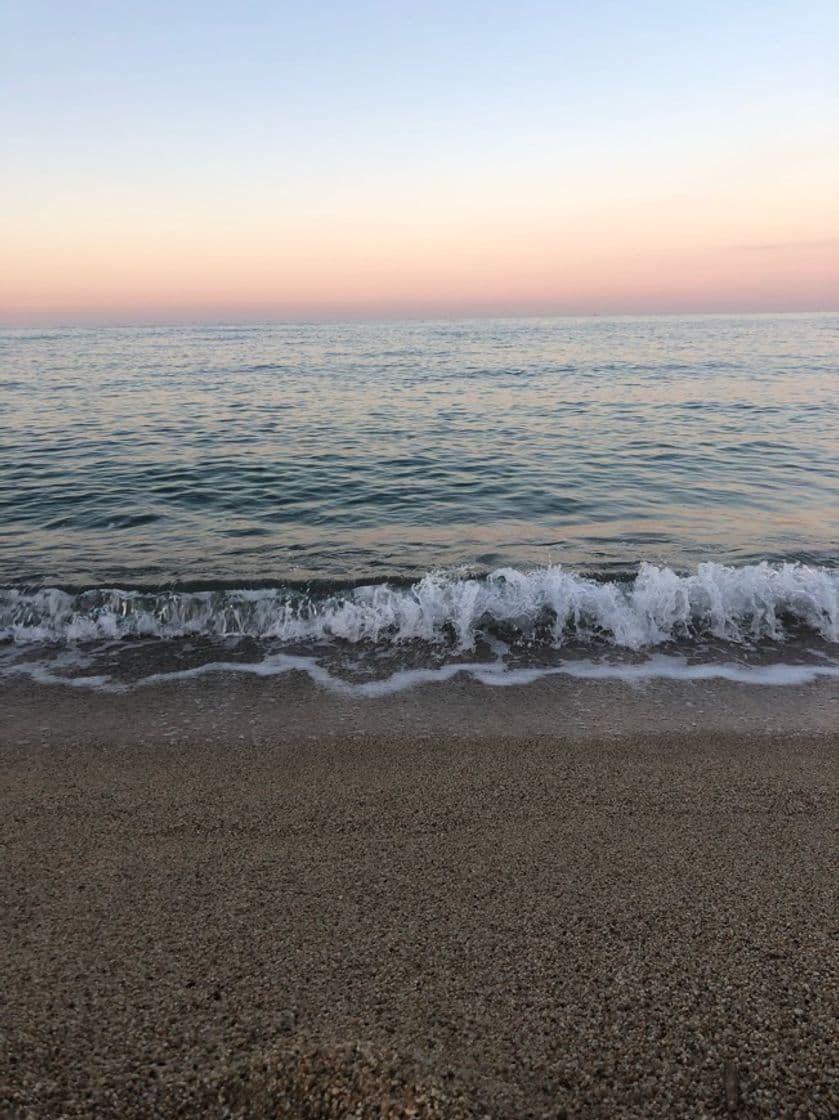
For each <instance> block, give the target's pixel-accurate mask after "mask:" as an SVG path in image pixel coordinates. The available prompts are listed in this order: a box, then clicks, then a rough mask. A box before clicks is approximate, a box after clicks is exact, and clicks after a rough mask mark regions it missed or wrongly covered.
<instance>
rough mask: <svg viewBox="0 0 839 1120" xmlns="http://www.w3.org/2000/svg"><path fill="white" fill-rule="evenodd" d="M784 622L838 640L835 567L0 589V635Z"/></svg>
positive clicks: (601, 637) (265, 635) (658, 639)
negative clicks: (317, 588)
mask: <svg viewBox="0 0 839 1120" xmlns="http://www.w3.org/2000/svg"><path fill="white" fill-rule="evenodd" d="M791 627H794V628H796V629H797V630H801V629H804V630H807V631H809V632H811V633H813V634H815V635H818V637H820V638H821V639H823V640H824V641H826V642H830V643H833V642H839V571H836V570H834V569H829V568H819V567H811V566H807V565H804V564H790V563H784V564H770V563H766V562H764V563H760V564H752V565H744V566H742V567H729V566H726V565H723V564H716V563H705V564H700V565H699V567H698V568H697V570H696V572H695V573H693V574H690V575H680V574H678V573H676V572H674V571H672V570H671V569H670V568H666V567H658V566H656V565H653V564H642V565H641V566H640V569H639V571H638V574H637V576H636V577H635V579H634V580H631V581H626V582H620V581H605V582H604V581H599V580H595V579H591V578H587V577H585V576H581V575H579V574H577V573H574V572H571V571H568V570H566V569H564V568H561V567H558V566H553V567H546V568H539V569H535V570H532V571H518V570H516V569H514V568H502V569H499V570H497V571H494V572H492V573H490V574H489V575H488V576H486V577H481V578H477V577H469V576H464V575H462V574H457V573H447V572H431V573H429V574H428V575H426V576H425V577H424V578H423V579H421V580H419V581H418V582H417V583H415V584H414V585H413V586H411V587H408V588H405V587H395V586H391V585H389V584H385V583H383V584H371V585H368V586H364V587H357V588H353V589H348V590H345V591H342V592H337V593H332V594H328V595H324V596H321V597H317V596H309V595H304V594H301V593H300V592H297V591H294V590H289V589H283V588H278V589H267V590H248V589H242V590H226V591H198V592H185V591H180V592H179V591H159V592H138V591H124V590H119V589H96V590H91V591H85V592H82V593H80V594H76V595H71V594H68V593H67V592H64V591H61V590H58V589H56V588H45V589H40V590H36V591H27V590H20V589H11V588H7V589H4V590H0V640H5V641H12V642H15V643H31V642H48V643H59V644H68V643H77V642H88V641H94V642H96V641H102V640H115V639H116V640H120V639H123V638H142V637H155V638H182V637H187V636H196V637H210V638H219V637H240V638H244V637H249V638H255V639H272V640H275V641H280V642H284V643H288V644H291V643H333V642H335V641H339V642H342V643H349V644H359V643H378V644H382V643H383V644H386V645H390V644H398V643H402V642H407V641H414V640H419V641H424V642H429V643H433V644H435V645H440V644H443V645H448V646H452V647H454V648H455V649H458V650H461V651H468V650H472V649H474V648H475V646H476V643H477V642H478V641H479V640H481V639H484V640H489V639H491V638H492V637H493V636H497V635H501V636H503V637H506V638H511V639H512V640H517V639H518V640H530V641H535V642H537V643H544V644H547V645H549V646H552V647H556V648H558V647H561V646H563V645H564V644H566V643H567V642H568V641H569V640H573V641H575V642H577V643H579V642H586V641H592V640H594V641H597V642H599V643H600V642H605V643H608V644H611V645H613V646H615V647H618V648H622V649H629V650H644V649H652V648H655V647H656V646H660V645H662V644H663V643H666V642H671V641H674V640H682V641H685V640H687V641H690V640H693V639H696V638H708V637H713V638H718V639H722V640H725V641H728V642H749V641H758V640H762V641H772V642H778V641H782V640H783V639H784V638H785V636H786V634H787V633H788V631H789V629H790V628H791Z"/></svg>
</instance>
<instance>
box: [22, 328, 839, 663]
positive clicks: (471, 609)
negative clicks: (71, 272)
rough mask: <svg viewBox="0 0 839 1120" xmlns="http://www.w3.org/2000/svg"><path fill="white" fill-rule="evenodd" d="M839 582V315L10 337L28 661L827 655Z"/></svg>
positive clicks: (838, 636)
mask: <svg viewBox="0 0 839 1120" xmlns="http://www.w3.org/2000/svg"><path fill="white" fill-rule="evenodd" d="M837 568H839V316H837V315H790V316H779V317H771V316H753V317H740V318H737V317H693V318H671V317H661V318H616V319H606V318H587V319H519V320H495V321H459V322H458V321H454V322H453V321H445V322H442V321H441V322H410V323H395V322H394V323H380V324H369V323H367V324H361V323H356V324H319V325H315V324H290V325H265V326H261V325H254V326H235V327H232V326H198V327H195V326H193V327H149V328H107V329H72V330H71V329H62V330H58V329H57V330H47V331H36V330H6V331H3V332H0V639H2V638H5V639H6V641H11V642H12V643H13V644H19V643H26V642H34V641H48V642H56V641H58V642H63V643H64V644H67V643H68V642H69V643H71V644H72V643H75V644H76V645H78V643H80V642H82V643H83V642H84V641H91V640H94V639H96V640H101V641H105V640H111V639H119V640H122V639H124V638H126V637H132V638H144V637H145V638H148V637H154V636H157V637H166V638H172V637H178V638H180V637H185V636H186V637H190V638H191V639H203V638H206V639H213V640H215V639H222V640H227V639H231V638H232V639H236V640H239V639H248V640H251V639H252V640H257V641H260V642H265V641H273V642H275V643H276V642H279V643H281V644H282V648H283V649H284V650H286V652H287V651H288V650H289V649H291V648H294V649H297V650H298V651H299V650H300V649H303V650H304V652H305V651H308V652H309V653H310V652H311V649H312V648H313V645H314V646H316V645H318V643H321V644H322V643H324V642H326V643H331V646H332V648H333V652H334V649H335V648H337V646H341V645H342V643H343V647H345V646H347V645H350V646H357V647H359V648H360V647H361V646H362V645H365V643H366V646H367V647H369V648H370V649H376V650H379V651H381V649H382V647H383V646H384V647H386V648H389V649H391V650H393V649H394V648H395V647H396V645H399V646H400V648H401V649H403V652H404V649H405V648H407V646H409V645H410V643H411V642H413V641H421V642H424V643H425V644H426V646H428V645H429V643H430V644H431V645H435V644H436V645H441V644H442V645H443V646H445V647H446V648H447V649H448V650H449V652H451V650H453V649H454V650H459V651H461V653H462V652H463V651H475V650H479V652H480V649H481V648H482V649H483V654H484V655H485V656H487V657H489V656H490V653H488V652H487V651H488V650H489V651H490V652H491V650H492V649H497V647H496V646H494V645H493V644H492V643H493V642H495V643H498V642H502V643H507V646H506V647H505V648H508V647H509V643H510V642H512V643H513V645H515V643H516V642H517V641H521V640H526V642H528V643H530V646H531V648H532V647H533V646H534V644H535V645H539V644H540V643H541V646H542V647H544V648H545V649H552V650H556V649H557V648H559V647H563V648H565V647H566V646H567V643H568V640H569V635H570V636H571V637H573V638H574V639H575V640H577V641H584V642H588V643H595V644H596V643H598V642H601V643H602V642H604V641H605V642H607V643H611V644H612V645H613V646H619V647H622V648H628V649H630V650H641V649H646V648H650V647H656V646H661V645H663V644H664V645H666V644H667V643H672V642H677V641H682V642H685V641H688V640H690V641H694V642H695V641H696V640H698V639H700V638H701V639H702V641H703V642H705V641H706V640H707V639H713V640H715V641H716V640H719V641H723V642H732V641H734V642H739V643H741V644H743V643H746V644H748V642H750V641H763V640H766V641H771V642H775V641H777V640H780V639H781V638H782V637H785V636H788V635H789V634H790V633H793V632H795V633H800V632H802V631H803V632H804V633H805V635H806V634H810V635H813V636H814V637H816V638H817V639H818V640H819V641H820V642H826V643H827V644H828V645H832V644H833V643H835V642H837V641H839V572H837ZM429 573H430V574H429ZM493 573H494V574H493ZM482 642H483V643H484V646H483V647H481V643H482ZM486 643H489V645H487V644H486ZM343 647H342V648H343ZM262 652H263V653H264V649H263V651H262ZM260 656H261V655H260Z"/></svg>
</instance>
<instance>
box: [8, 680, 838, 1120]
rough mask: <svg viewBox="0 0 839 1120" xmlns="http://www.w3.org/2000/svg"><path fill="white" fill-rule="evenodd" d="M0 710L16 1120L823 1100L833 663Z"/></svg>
mask: <svg viewBox="0 0 839 1120" xmlns="http://www.w3.org/2000/svg"><path fill="white" fill-rule="evenodd" d="M0 701H2V703H3V706H4V720H3V725H2V728H1V729H0V764H2V765H3V767H4V773H5V775H6V781H5V782H4V783H3V787H2V792H1V793H0V797H2V802H0V809H2V813H3V819H4V822H5V827H4V829H3V838H4V847H5V856H4V860H3V864H2V877H1V878H0V881H2V906H0V923H2V929H3V936H4V941H5V944H6V945H7V946H8V947H9V948H8V950H7V952H6V953H5V954H4V955H3V963H2V969H3V976H2V983H0V990H2V991H3V992H4V998H5V1005H4V1016H3V1017H4V1019H5V1028H4V1030H3V1031H2V1032H0V1106H2V1105H5V1106H6V1108H7V1111H8V1112H9V1115H13V1116H17V1117H27V1118H28V1117H30V1116H32V1117H52V1116H55V1115H59V1114H61V1115H67V1116H73V1117H80V1116H97V1117H99V1116H101V1117H109V1116H114V1117H116V1116H120V1117H126V1118H131V1117H150V1116H152V1115H156V1116H172V1117H174V1116H182V1117H190V1116H200V1117H210V1116H221V1115H223V1114H224V1113H223V1112H222V1111H220V1108H221V1106H220V1105H219V1100H220V1099H224V1100H226V1101H228V1104H229V1110H228V1113H227V1115H231V1116H246V1115H260V1114H261V1113H260V1112H259V1111H258V1109H259V1108H264V1107H265V1103H266V1101H267V1100H268V1098H269V1097H270V1096H271V1095H272V1094H273V1098H272V1099H274V1100H275V1101H276V1100H277V1099H279V1097H278V1094H281V1093H285V1097H283V1099H285V1100H287V1101H290V1102H293V1101H295V1100H296V1101H298V1103H299V1098H300V1093H301V1092H302V1093H303V1095H304V1096H308V1097H309V1099H310V1105H311V1102H312V1101H314V1100H318V1101H320V1102H321V1105H322V1108H321V1111H319V1112H314V1113H312V1114H313V1115H318V1116H319V1115H323V1116H327V1115H342V1114H346V1111H347V1110H348V1108H349V1104H348V1102H352V1101H353V1100H356V1099H358V1098H364V1097H367V1098H369V1097H374V1098H377V1099H380V1100H382V1099H389V1100H392V1101H395V1102H396V1103H395V1104H393V1107H392V1109H391V1112H390V1113H389V1114H390V1115H394V1116H396V1115H400V1114H401V1113H400V1112H399V1108H400V1107H401V1105H400V1103H399V1102H400V1101H401V1102H402V1104H404V1101H405V1100H406V1099H407V1097H406V1096H405V1094H406V1093H407V1095H408V1096H411V1095H412V1098H411V1099H420V1098H421V1101H422V1102H423V1103H421V1105H420V1106H418V1107H419V1109H420V1110H419V1113H418V1115H421V1116H422V1115H428V1116H432V1115H434V1116H437V1115H440V1116H451V1117H456V1116H461V1115H463V1116H482V1115H485V1114H487V1113H488V1114H489V1115H491V1116H493V1117H497V1118H500V1117H510V1118H512V1117H522V1118H523V1117H525V1116H532V1117H537V1116H538V1117H543V1116H551V1117H560V1116H562V1115H563V1114H565V1115H567V1116H569V1117H574V1118H576V1120H580V1118H584V1117H604V1118H605V1117H618V1116H627V1117H639V1118H640V1117H656V1116H662V1117H663V1116H680V1115H682V1116H690V1117H697V1116H703V1115H707V1116H721V1115H726V1114H728V1112H727V1109H728V1107H729V1105H730V1104H731V1102H732V1101H733V1100H734V1098H735V1097H736V1102H735V1103H736V1106H737V1114H738V1115H742V1116H747V1117H778V1116H796V1115H807V1114H808V1110H809V1111H810V1112H811V1113H812V1114H813V1115H815V1116H817V1117H827V1116H830V1115H832V1114H833V1113H834V1112H835V1110H836V1108H837V1107H839V1100H838V1099H837V1096H836V1085H837V1077H836V1055H835V1020H836V1012H837V1006H836V1002H837V1001H836V995H835V993H836V991H837V984H838V983H839V969H837V964H836V961H837V954H836V928H835V909H834V902H835V886H834V877H833V867H834V866H835V860H836V854H837V845H836V831H835V820H836V817H837V808H838V804H837V803H839V795H838V794H837V790H838V789H839V781H837V778H839V766H838V765H837V758H839V750H838V749H837V748H839V731H837V723H838V722H839V721H837V714H839V684H837V682H835V681H824V682H820V683H817V684H812V685H807V686H803V687H800V688H795V687H792V688H784V689H771V688H769V689H767V688H759V689H755V688H748V687H746V686H742V685H736V684H731V683H728V682H719V681H716V682H693V683H691V684H679V683H673V682H657V683H656V684H654V685H645V686H643V687H629V686H626V685H620V684H604V683H602V682H599V683H598V682H584V681H566V680H561V679H557V678H555V679H552V680H548V681H540V682H537V683H536V684H534V685H530V686H527V687H525V688H521V687H515V688H508V689H488V688H484V687H482V686H481V685H479V684H477V683H476V682H473V681H469V680H461V679H455V680H453V681H451V682H449V683H448V684H446V685H445V686H435V687H432V688H428V687H420V688H417V689H415V690H412V691H410V692H406V693H400V694H398V695H396V696H390V697H386V698H382V699H379V700H369V699H368V700H362V701H358V700H356V699H353V698H348V697H341V696H337V695H335V694H330V693H326V692H324V691H322V690H319V689H317V688H316V687H315V686H314V685H312V683H311V682H310V681H309V680H308V679H307V678H304V677H296V676H295V677H290V678H288V679H286V678H284V679H283V683H282V685H281V686H279V685H278V682H277V681H276V680H274V681H266V680H257V679H254V678H241V677H237V676H229V677H227V676H225V677H222V678H217V679H214V680H212V681H210V680H207V679H204V680H195V681H182V682H179V683H178V684H177V685H165V686H160V687H158V688H149V689H145V690H143V691H142V693H129V694H123V695H101V694H96V693H91V692H82V691H80V690H74V689H68V688H59V687H50V686H37V685H33V684H32V683H31V682H25V681H9V682H4V683H3V685H2V688H1V689H0ZM266 1064H267V1066H268V1068H269V1070H270V1071H272V1072H270V1074H269V1073H266V1072H265V1069H264V1068H263V1067H264V1066H265V1065H266ZM269 1083H270V1084H269ZM266 1086H267V1087H266ZM301 1086H303V1089H301V1088H300V1087H301ZM417 1086H420V1088H419V1089H417ZM333 1091H334V1093H335V1094H336V1095H335V1096H330V1095H329V1094H330V1093H332V1092H333ZM295 1093H296V1094H297V1096H296V1097H295ZM831 1093H832V1094H833V1095H832V1096H831ZM237 1094H238V1096H237ZM341 1094H344V1095H343V1096H342V1095H341ZM400 1094H401V1095H400ZM234 1098H235V1100H234ZM231 1101H234V1103H233V1104H230V1102H231ZM235 1101H238V1102H239V1103H238V1104H236V1103H235ZM329 1101H332V1104H329ZM336 1101H337V1102H339V1103H340V1102H343V1104H341V1105H340V1107H344V1106H346V1108H345V1112H344V1113H341V1112H340V1111H337V1112H336V1111H334V1109H335V1108H338V1107H339V1105H338V1104H336V1103H335V1102H336ZM324 1102H326V1103H324ZM312 1107H314V1106H313V1105H312ZM328 1108H333V1111H332V1112H330V1111H328V1110H327V1109H328ZM435 1108H436V1109H437V1111H436V1112H435V1111H434V1109H435ZM237 1109H238V1111H237ZM248 1109H250V1110H251V1111H250V1112H249V1111H248ZM289 1109H290V1111H289V1113H288V1114H289V1115H292V1116H293V1115H297V1114H300V1115H302V1114H303V1113H301V1112H299V1111H298V1112H295V1111H294V1110H293V1108H292V1106H291V1104H290V1105H289ZM423 1109H425V1111H423ZM254 1110H257V1111H254ZM403 1112H404V1109H403Z"/></svg>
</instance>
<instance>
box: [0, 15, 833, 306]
mask: <svg viewBox="0 0 839 1120" xmlns="http://www.w3.org/2000/svg"><path fill="white" fill-rule="evenodd" d="M0 24H1V25H0V114H1V115H0V128H1V129H2V145H1V146H0V160H2V164H3V167H2V176H0V258H2V269H0V321H2V322H4V323H8V324H17V323H52V322H55V323H64V322H137V321H142V322H147V321H155V320H169V321H171V320H195V319H198V320H209V319H225V320H236V319H286V318H320V317H326V318H334V317H342V316H353V317H354V316H368V315H369V316H387V315H438V314H441V315H449V314H516V313H540V314H541V313H593V312H597V313H610V312H647V311H649V312H658V311H662V312H667V311H717V310H719V311H734V310H744V311H752V310H767V311H768V310H820V309H829V310H837V309H839V4H837V3H836V0H795V2H787V3H773V2H772V0H754V2H751V0H749V2H738V0H727V2H719V3H718V2H716V0H702V2H701V3H687V2H685V3H682V2H681V0H666V2H648V0H637V2H633V3H629V2H628V0H626V2H620V3H619V2H609V0H588V2H583V0H580V2H577V0H569V2H565V3H563V2H559V0H556V2H553V3H548V2H541V3H539V2H534V0H510V2H507V3H499V2H494V0H480V2H479V0H476V2H474V3H473V2H467V0H448V2H442V0H422V2H420V0H417V2H413V0H403V2H400V0H381V2H373V0H341V2H328V0H308V2H305V0H301V2H299V3H292V2H284V0H277V2H274V3H253V2H251V3H248V2H247V0H240V2H237V3H232V2H228V3H226V4H214V3H210V2H207V3H189V2H184V0H179V2H177V3H173V2H167V3H157V2H155V0H148V2H145V3H142V4H141V3H127V2H126V3H123V2H121V0H109V2H106V3H104V2H99V3H97V2H90V0H87V2H86V0H78V2H74V0H53V2H47V0H0Z"/></svg>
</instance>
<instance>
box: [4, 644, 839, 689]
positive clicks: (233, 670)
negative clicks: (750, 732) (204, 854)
mask: <svg viewBox="0 0 839 1120" xmlns="http://www.w3.org/2000/svg"><path fill="white" fill-rule="evenodd" d="M58 667H59V668H60V669H62V670H63V671H60V672H56V671H55V669H56V666H55V665H50V664H49V663H48V662H45V661H28V662H18V663H14V664H11V665H7V666H6V667H5V668H3V669H0V677H3V676H6V677H8V676H24V677H28V678H29V679H30V680H34V681H36V682H37V683H38V684H52V685H64V686H67V687H71V688H84V689H91V690H93V691H96V692H122V693H124V692H131V691H134V690H135V689H140V688H147V687H150V686H154V685H162V684H170V683H175V682H178V681H187V680H196V679H198V678H201V677H207V676H216V675H225V674H228V675H229V674H243V675H252V676H258V677H281V676H285V675H287V674H289V673H292V672H297V673H302V674H305V675H306V676H308V677H309V678H310V679H311V680H312V681H313V682H314V683H315V684H317V685H319V686H320V687H321V688H324V689H327V690H329V691H331V692H338V693H342V694H343V695H346V696H352V697H357V698H368V699H375V698H377V697H383V696H390V695H393V694H394V693H398V692H404V691H406V690H408V689H411V688H416V687H418V686H420V685H430V684H444V683H446V682H447V681H451V680H453V679H454V678H455V677H457V676H460V675H463V676H464V677H467V678H471V679H472V680H475V681H478V682H479V683H480V684H482V685H485V686H487V687H490V688H498V687H502V688H503V687H506V688H509V687H514V686H519V687H521V686H525V685H530V684H533V683H534V682H535V681H538V680H541V679H543V678H546V677H572V678H574V679H576V680H587V681H616V682H622V683H624V684H627V685H639V684H645V683H649V682H653V681H682V682H689V681H715V680H724V681H731V682H733V683H735V684H743V685H754V686H762V687H779V686H781V687H790V686H796V685H797V686H800V685H806V684H812V683H814V682H816V681H818V680H823V679H839V664H837V663H832V664H818V665H814V664H806V665H803V664H786V663H775V664H767V665H743V664H739V663H736V662H721V663H704V664H691V663H689V662H688V661H687V660H686V659H685V658H683V657H671V656H665V655H662V654H657V655H653V656H651V657H649V658H647V659H645V660H644V661H642V662H636V663H632V664H621V663H615V662H597V661H591V660H583V661H568V662H564V663H562V664H560V665H553V666H543V667H538V666H535V667H532V668H511V667H510V666H508V665H507V664H506V663H505V662H503V661H501V660H499V661H493V662H467V663H463V662H453V663H450V664H447V665H442V666H438V667H437V668H422V669H402V670H398V671H396V672H393V673H391V674H390V675H389V676H386V677H383V678H381V679H378V680H371V681H363V682H353V681H348V680H344V679H343V678H342V677H339V676H336V675H335V674H334V673H332V672H330V671H329V670H328V669H326V668H325V667H324V666H323V665H321V664H319V663H318V661H317V660H316V659H315V658H313V657H299V656H291V655H288V654H271V655H268V656H266V657H265V658H263V659H262V660H260V661H254V662H242V661H210V662H205V663H204V664H201V665H196V666H192V667H191V668H189V669H178V670H172V671H169V672H156V673H150V674H148V675H147V676H144V677H140V678H138V679H137V680H134V681H131V682H126V681H120V680H116V679H114V678H113V677H112V676H110V675H108V674H95V675H94V674H89V675H84V676H72V675H68V673H67V672H66V669H67V666H66V665H60V666H58Z"/></svg>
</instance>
